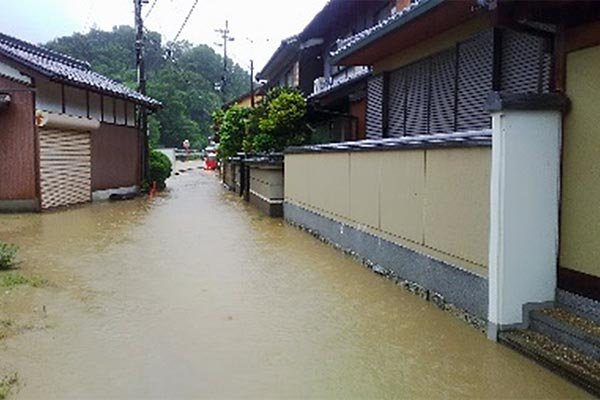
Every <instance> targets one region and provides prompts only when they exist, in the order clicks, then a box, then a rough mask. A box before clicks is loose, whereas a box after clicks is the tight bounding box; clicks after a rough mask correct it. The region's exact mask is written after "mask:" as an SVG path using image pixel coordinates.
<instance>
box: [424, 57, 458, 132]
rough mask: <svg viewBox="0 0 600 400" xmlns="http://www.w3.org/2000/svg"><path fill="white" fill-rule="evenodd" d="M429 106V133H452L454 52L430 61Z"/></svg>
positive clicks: (454, 79)
mask: <svg viewBox="0 0 600 400" xmlns="http://www.w3.org/2000/svg"><path fill="white" fill-rule="evenodd" d="M430 72H431V78H430V80H431V90H430V93H431V105H430V112H429V117H430V122H429V124H430V126H429V133H451V132H453V131H454V112H455V109H454V108H455V106H454V101H455V97H454V94H455V90H456V51H455V49H452V50H448V51H445V52H443V53H440V54H438V55H436V56H434V57H432V59H431V66H430Z"/></svg>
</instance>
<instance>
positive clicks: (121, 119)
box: [114, 99, 125, 125]
mask: <svg viewBox="0 0 600 400" xmlns="http://www.w3.org/2000/svg"><path fill="white" fill-rule="evenodd" d="M114 101H115V103H116V108H115V112H116V115H117V125H125V102H124V101H123V100H120V99H115V100H114Z"/></svg>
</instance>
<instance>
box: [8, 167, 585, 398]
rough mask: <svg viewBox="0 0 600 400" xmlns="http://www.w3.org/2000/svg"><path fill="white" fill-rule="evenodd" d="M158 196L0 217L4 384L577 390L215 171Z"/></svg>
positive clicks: (470, 393) (106, 394) (346, 391)
mask: <svg viewBox="0 0 600 400" xmlns="http://www.w3.org/2000/svg"><path fill="white" fill-rule="evenodd" d="M170 187H171V189H170V192H169V193H168V194H166V195H164V196H162V197H159V198H156V199H154V200H150V201H148V200H143V199H140V200H134V201H129V202H121V203H97V204H92V205H86V206H83V207H79V208H76V209H72V210H66V211H59V212H52V213H45V214H40V215H4V216H0V240H5V241H11V242H14V243H17V244H18V245H19V246H20V247H21V252H20V258H21V260H23V262H22V264H21V272H22V273H23V274H25V275H26V274H29V275H34V274H35V275H39V276H41V277H43V278H46V279H47V280H48V281H49V284H48V286H46V287H42V288H33V287H27V286H19V287H16V288H12V289H9V290H6V291H4V289H2V292H0V306H1V307H2V308H1V309H0V319H2V318H4V319H11V320H12V321H14V324H15V326H20V327H21V329H16V332H15V333H14V334H13V335H11V336H9V337H7V338H6V339H5V340H3V341H0V371H1V372H2V373H4V374H12V373H17V374H18V378H19V383H18V386H17V387H16V388H15V389H14V391H13V394H12V396H13V397H14V398H23V399H25V398H27V399H54V398H56V399H87V398H128V399H131V398H144V399H146V398H168V399H178V398H255V399H263V398H277V399H279V398H339V399H347V398H362V399H373V398H399V397H403V398H406V397H421V398H422V397H426V398H431V397H433V398H463V397H479V398H481V397H503V398H534V397H543V398H566V397H569V398H574V397H575V398H579V397H588V396H587V395H586V394H585V393H584V392H582V391H580V390H579V389H577V388H576V387H574V386H572V385H570V384H569V383H567V382H566V381H564V380H562V379H561V378H559V377H557V376H556V375H554V374H552V373H550V372H548V371H547V370H545V369H543V368H541V367H539V366H538V365H536V364H535V363H533V362H531V361H529V360H527V359H525V358H523V357H522V356H520V355H518V354H516V353H514V352H512V351H510V350H508V349H506V348H504V347H502V346H500V345H497V344H494V343H492V342H490V341H488V340H487V339H486V338H485V336H484V335H483V334H481V333H479V332H477V331H476V330H474V329H472V328H470V327H468V326H467V325H466V324H464V323H463V322H461V321H459V320H458V319H455V318H454V317H452V316H450V315H448V314H446V313H444V312H442V311H440V310H439V309H437V308H436V307H435V306H434V305H433V304H431V303H427V302H425V301H423V300H421V299H420V298H418V297H416V296H413V295H411V294H410V293H408V292H406V291H404V290H403V289H401V288H399V287H398V286H396V285H394V284H393V283H392V282H390V281H388V280H385V279H383V278H381V277H379V276H377V275H375V274H374V273H372V272H370V271H369V270H367V269H366V268H364V267H362V266H361V265H360V264H358V263H357V262H355V261H353V260H352V259H351V258H349V257H347V256H345V255H343V254H341V253H340V252H338V251H336V250H334V249H333V248H330V247H329V246H327V245H325V244H323V243H321V242H319V241H318V240H316V239H314V238H313V237H311V236H309V235H307V234H306V233H304V232H301V231H299V230H297V229H295V228H293V227H290V226H288V225H286V224H284V223H283V222H282V221H281V220H277V219H269V218H265V217H262V216H260V214H258V213H257V212H256V211H254V210H252V209H251V208H249V207H248V206H247V204H245V203H244V202H242V201H240V200H239V198H238V197H236V196H235V195H233V194H231V193H226V192H225V191H224V190H223V189H222V188H221V187H220V185H219V183H218V180H217V178H216V177H215V175H214V174H212V173H208V172H204V171H200V170H197V169H195V170H193V171H189V172H187V173H185V174H182V175H180V176H177V177H174V178H173V179H172V180H171V182H170Z"/></svg>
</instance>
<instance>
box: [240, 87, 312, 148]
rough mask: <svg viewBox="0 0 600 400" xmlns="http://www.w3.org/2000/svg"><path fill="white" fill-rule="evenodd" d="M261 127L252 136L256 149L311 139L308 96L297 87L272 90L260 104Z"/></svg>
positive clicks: (285, 145)
mask: <svg viewBox="0 0 600 400" xmlns="http://www.w3.org/2000/svg"><path fill="white" fill-rule="evenodd" d="M256 112H257V113H260V114H259V116H258V130H257V133H256V135H255V136H254V138H253V139H252V149H253V151H255V152H271V151H282V150H283V149H284V148H285V147H287V146H297V145H302V144H306V143H308V141H309V139H310V134H309V132H310V131H309V129H308V127H307V125H306V122H305V119H304V117H305V116H306V99H304V97H303V96H302V94H301V93H300V92H299V91H298V90H296V89H290V88H276V89H273V90H271V91H270V92H269V93H268V94H267V97H266V99H265V101H264V105H263V108H258V109H257V111H256Z"/></svg>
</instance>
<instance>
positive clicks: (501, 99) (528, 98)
mask: <svg viewBox="0 0 600 400" xmlns="http://www.w3.org/2000/svg"><path fill="white" fill-rule="evenodd" d="M568 107H569V99H568V98H567V97H566V96H565V95H564V94H562V93H506V92H491V93H490V94H489V96H488V98H487V101H486V103H485V109H486V110H487V111H489V112H497V111H505V110H531V111H535V110H538V111H539V110H557V111H562V112H566V111H567V110H568Z"/></svg>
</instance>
